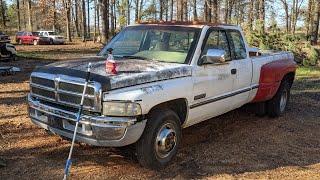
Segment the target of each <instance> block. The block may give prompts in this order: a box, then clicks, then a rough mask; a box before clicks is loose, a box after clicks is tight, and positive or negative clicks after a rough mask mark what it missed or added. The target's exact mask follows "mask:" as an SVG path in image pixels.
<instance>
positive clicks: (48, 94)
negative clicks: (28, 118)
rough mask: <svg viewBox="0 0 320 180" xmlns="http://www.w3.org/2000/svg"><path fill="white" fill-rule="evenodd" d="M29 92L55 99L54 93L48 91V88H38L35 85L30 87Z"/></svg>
mask: <svg viewBox="0 0 320 180" xmlns="http://www.w3.org/2000/svg"><path fill="white" fill-rule="evenodd" d="M31 93H32V94H37V95H40V96H42V97H46V98H50V99H52V100H54V99H55V94H54V92H53V91H48V90H44V89H40V88H36V87H31Z"/></svg>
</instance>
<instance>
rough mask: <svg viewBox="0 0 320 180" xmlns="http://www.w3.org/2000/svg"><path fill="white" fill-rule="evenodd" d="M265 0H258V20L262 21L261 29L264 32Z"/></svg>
mask: <svg viewBox="0 0 320 180" xmlns="http://www.w3.org/2000/svg"><path fill="white" fill-rule="evenodd" d="M265 17H266V14H265V0H260V21H261V23H262V31H263V32H264V31H265V30H264V29H265V27H264V26H265V25H264V24H265Z"/></svg>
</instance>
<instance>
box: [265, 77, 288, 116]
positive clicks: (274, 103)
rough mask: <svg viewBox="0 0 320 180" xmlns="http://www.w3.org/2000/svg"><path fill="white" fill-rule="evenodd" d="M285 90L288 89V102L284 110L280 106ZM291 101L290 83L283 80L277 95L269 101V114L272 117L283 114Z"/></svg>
mask: <svg viewBox="0 0 320 180" xmlns="http://www.w3.org/2000/svg"><path fill="white" fill-rule="evenodd" d="M285 90H286V91H287V102H286V106H285V108H284V109H283V111H281V107H280V106H281V96H282V94H283V92H284V91H285ZM289 101H290V85H289V83H288V82H287V81H283V82H282V83H281V84H280V87H279V89H278V91H277V93H276V94H275V96H274V97H273V98H272V99H271V100H270V102H269V103H268V113H269V116H271V117H279V116H282V115H283V113H284V112H285V110H286V109H287V107H288V104H289Z"/></svg>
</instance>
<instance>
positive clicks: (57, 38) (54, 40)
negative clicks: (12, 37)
mask: <svg viewBox="0 0 320 180" xmlns="http://www.w3.org/2000/svg"><path fill="white" fill-rule="evenodd" d="M38 32H39V34H40V36H45V37H49V38H50V39H49V44H64V42H65V39H64V37H63V36H61V35H59V34H58V33H56V32H55V31H38Z"/></svg>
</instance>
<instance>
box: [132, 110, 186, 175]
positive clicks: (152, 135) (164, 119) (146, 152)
mask: <svg viewBox="0 0 320 180" xmlns="http://www.w3.org/2000/svg"><path fill="white" fill-rule="evenodd" d="M160 112H161V113H156V114H154V115H153V116H151V118H150V119H148V122H147V125H146V129H145V131H144V133H143V134H142V136H141V137H140V139H139V140H138V142H137V145H138V146H139V147H136V150H137V155H138V160H139V162H140V163H141V164H142V165H143V166H146V167H148V168H151V169H160V168H164V167H165V166H166V165H168V164H169V163H170V162H171V161H172V160H173V158H174V157H175V156H176V154H177V152H178V149H179V146H180V144H181V138H182V133H181V122H180V120H179V117H178V116H177V115H176V113H174V112H173V111H171V110H165V111H160ZM166 123H170V124H172V125H173V126H174V127H175V131H176V146H175V147H174V149H173V150H172V151H171V153H170V154H169V155H168V156H167V157H165V158H160V157H158V155H157V153H156V149H155V141H156V138H157V135H158V133H159V130H160V129H161V127H162V126H163V125H164V124H166ZM139 155H140V156H142V157H140V158H142V159H140V158H139Z"/></svg>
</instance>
